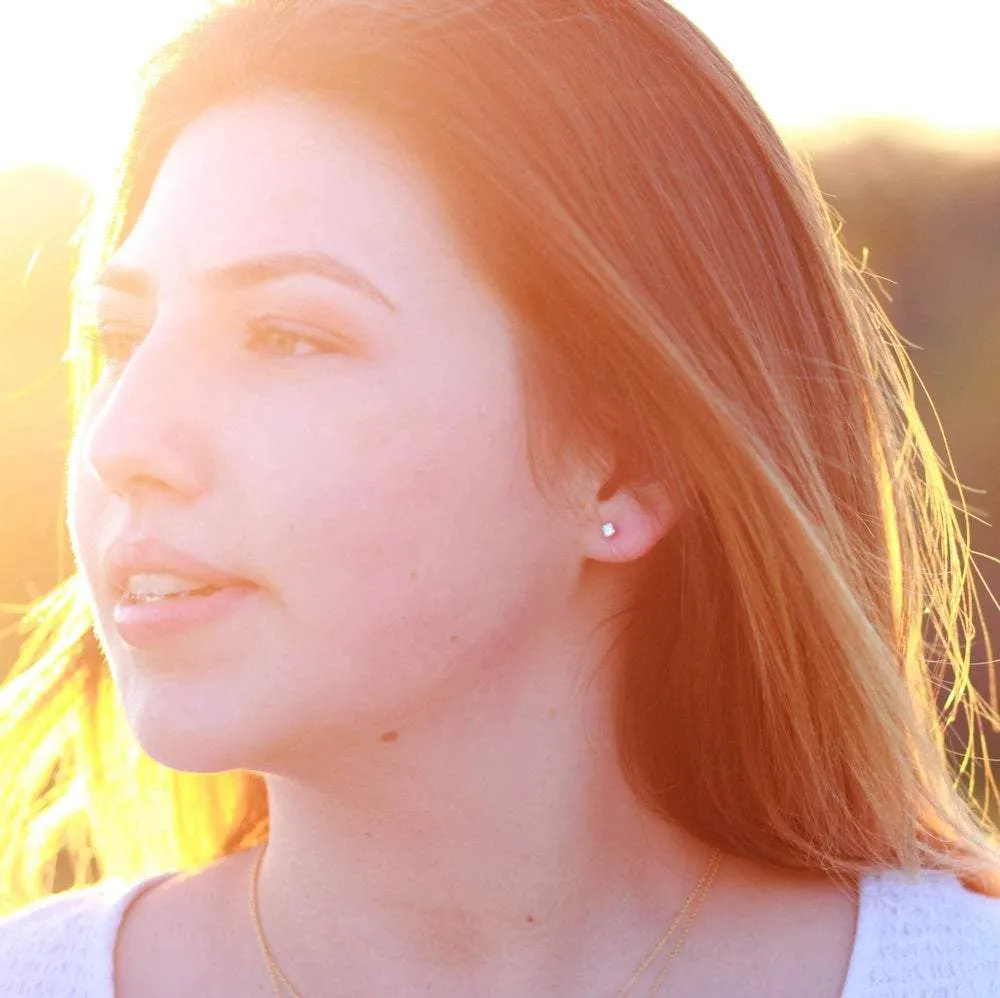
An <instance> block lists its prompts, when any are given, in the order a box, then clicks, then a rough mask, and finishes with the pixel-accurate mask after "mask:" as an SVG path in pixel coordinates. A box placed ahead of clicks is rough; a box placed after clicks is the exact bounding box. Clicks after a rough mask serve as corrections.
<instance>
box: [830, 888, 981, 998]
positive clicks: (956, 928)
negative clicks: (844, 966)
mask: <svg viewBox="0 0 1000 998" xmlns="http://www.w3.org/2000/svg"><path fill="white" fill-rule="evenodd" d="M932 995H933V996H934V998H1000V898H992V897H985V896H983V895H981V894H976V893H974V892H973V891H970V890H968V889H967V888H966V887H964V886H963V885H962V883H961V882H960V881H959V880H958V879H957V878H956V877H954V876H952V875H951V874H947V873H939V872H933V871H925V872H924V873H922V874H921V875H920V876H919V877H914V876H909V875H907V874H904V873H900V872H895V871H894V872H887V873H882V874H880V875H878V876H870V877H867V878H866V879H865V880H864V882H863V884H862V890H861V904H860V910H859V915H858V929H857V938H856V942H855V954H854V959H853V960H852V964H851V969H850V973H849V976H848V980H847V987H846V988H845V990H844V998H924V996H927V998H930V996H932Z"/></svg>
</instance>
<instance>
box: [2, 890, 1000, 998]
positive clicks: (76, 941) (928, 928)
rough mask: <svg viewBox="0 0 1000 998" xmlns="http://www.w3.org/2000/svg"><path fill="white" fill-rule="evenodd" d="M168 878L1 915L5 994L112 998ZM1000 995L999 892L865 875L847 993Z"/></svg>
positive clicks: (858, 996) (929, 997) (876, 996)
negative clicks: (150, 900)
mask: <svg viewBox="0 0 1000 998" xmlns="http://www.w3.org/2000/svg"><path fill="white" fill-rule="evenodd" d="M161 879H163V878H162V877H154V878H150V879H148V880H143V881H140V882H138V883H133V884H124V883H121V882H120V881H109V882H104V883H102V884H99V885H97V886H96V887H89V888H85V889H82V890H77V891H72V892H70V893H68V894H60V895H57V896H55V897H53V898H48V899H46V900H45V901H42V902H39V903H37V904H35V905H33V906H32V907H30V908H28V909H26V910H24V911H21V912H18V913H17V914H16V915H14V916H12V917H10V918H8V919H6V920H3V921H0V998H114V984H113V974H112V968H113V962H112V956H113V951H114V944H115V938H116V936H117V933H118V926H119V923H120V922H121V919H122V914H123V912H124V911H125V909H126V907H127V906H128V904H129V902H130V901H132V900H133V899H134V898H135V897H136V896H137V895H138V894H139V893H141V892H142V891H143V890H144V889H146V888H147V887H150V886H152V885H153V884H155V883H156V882H158V881H159V880H161ZM984 996H1000V900H997V899H992V898H984V897H981V896H980V895H978V894H973V893H971V892H969V891H966V890H965V889H964V888H963V887H962V886H961V884H959V883H958V882H957V881H956V880H955V879H954V878H952V877H950V876H947V875H945V874H941V873H925V874H924V875H923V876H922V877H921V878H920V879H919V880H912V881H911V880H908V879H907V878H905V877H903V876H902V875H901V874H897V873H885V874H882V875H880V876H877V877H867V878H865V879H864V880H863V881H862V884H861V894H860V906H859V912H858V927H857V935H856V938H855V943H854V953H853V956H852V958H851V964H850V969H849V972H848V975H847V981H846V983H845V986H844V991H843V995H842V998H984Z"/></svg>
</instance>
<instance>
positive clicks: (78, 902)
mask: <svg viewBox="0 0 1000 998" xmlns="http://www.w3.org/2000/svg"><path fill="white" fill-rule="evenodd" d="M158 879H160V878H158V877H153V878H148V879H145V880H141V881H136V882H133V883H128V882H125V881H122V880H109V881H103V882H102V883H100V884H97V885H95V886H93V887H86V888H81V889H77V890H73V891H68V892H66V893H63V894H57V895H54V896H52V897H49V898H45V899H44V900H42V901H38V902H36V903H35V904H32V905H30V906H29V907H27V908H25V909H23V910H21V911H18V912H15V913H14V914H13V915H10V916H8V917H6V918H3V919H0V995H2V996H3V998H112V995H113V985H112V980H113V954H114V945H115V937H116V935H117V931H118V925H119V922H120V921H121V917H122V912H123V911H124V910H125V908H126V907H127V905H128V903H129V901H130V900H131V899H132V898H133V897H135V896H136V895H137V894H138V893H140V892H141V891H142V890H143V889H144V888H145V887H146V886H148V885H149V884H151V883H153V882H154V881H156V880H158Z"/></svg>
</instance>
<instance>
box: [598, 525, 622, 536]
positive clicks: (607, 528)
mask: <svg viewBox="0 0 1000 998" xmlns="http://www.w3.org/2000/svg"><path fill="white" fill-rule="evenodd" d="M601 533H602V534H604V536H605V537H614V536H615V534H617V533H618V528H617V527H616V526H615V525H614V524H613V523H610V522H609V523H602V524H601Z"/></svg>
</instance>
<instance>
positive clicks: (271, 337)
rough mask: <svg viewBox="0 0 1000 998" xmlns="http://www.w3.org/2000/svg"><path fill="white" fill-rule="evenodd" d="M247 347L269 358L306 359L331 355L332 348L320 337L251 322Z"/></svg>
mask: <svg viewBox="0 0 1000 998" xmlns="http://www.w3.org/2000/svg"><path fill="white" fill-rule="evenodd" d="M247 345H248V346H249V348H250V349H251V350H253V351H254V352H256V353H263V354H267V355H268V356H271V357H306V356H310V355H312V354H319V353H333V352H334V347H333V346H332V345H331V344H330V343H327V342H325V341H324V340H323V339H322V337H320V336H313V335H310V334H308V333H303V332H300V331H299V330H296V329H293V328H289V327H288V326H279V325H277V324H275V323H273V322H252V323H250V331H249V333H248V335H247Z"/></svg>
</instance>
